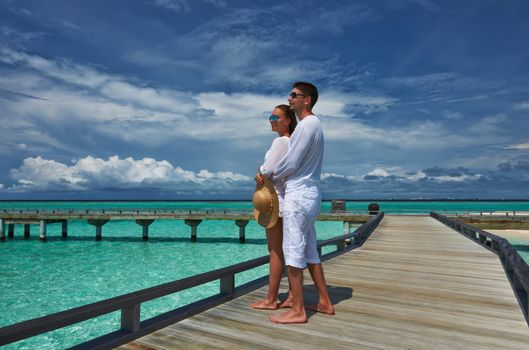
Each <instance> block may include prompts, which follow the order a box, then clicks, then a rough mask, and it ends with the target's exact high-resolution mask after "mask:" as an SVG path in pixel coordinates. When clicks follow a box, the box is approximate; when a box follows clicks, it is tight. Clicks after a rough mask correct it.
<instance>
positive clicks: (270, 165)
mask: <svg viewBox="0 0 529 350" xmlns="http://www.w3.org/2000/svg"><path fill="white" fill-rule="evenodd" d="M269 120H270V126H271V127H272V131H275V132H277V135H278V137H276V138H275V139H274V141H273V142H272V146H270V149H269V150H268V152H266V154H265V159H264V163H263V165H261V167H260V168H259V173H258V174H257V175H256V181H258V180H257V178H258V177H260V176H261V174H262V175H265V176H270V174H272V172H273V171H274V169H275V167H276V164H277V163H278V162H279V161H280V160H281V158H283V156H284V155H285V154H286V153H287V151H288V141H289V138H290V135H292V133H293V132H294V129H295V128H296V124H297V121H296V115H295V114H294V112H293V111H292V110H291V109H290V107H289V106H287V105H279V106H277V107H276V108H274V110H273V111H272V115H271V116H270V118H269ZM272 183H273V184H274V188H275V190H276V192H277V197H278V200H279V219H278V220H277V224H276V225H275V226H274V227H272V228H269V229H266V241H267V243H268V251H269V253H270V285H269V287H268V294H267V296H266V299H263V300H260V301H258V302H255V303H253V304H252V305H251V306H252V307H253V308H254V309H266V310H275V309H277V308H279V307H281V306H284V307H286V306H288V305H289V303H290V300H288V299H287V300H286V301H285V302H283V303H282V304H278V303H277V295H278V293H279V283H280V281H281V275H282V274H283V248H282V245H283V223H282V219H281V210H282V207H283V196H284V188H283V184H282V183H279V182H277V181H275V180H274V179H272ZM289 298H290V293H289Z"/></svg>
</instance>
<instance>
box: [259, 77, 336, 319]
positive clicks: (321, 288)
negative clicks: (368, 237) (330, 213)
mask: <svg viewBox="0 0 529 350" xmlns="http://www.w3.org/2000/svg"><path fill="white" fill-rule="evenodd" d="M317 100H318V90H317V88H316V87H315V86H314V85H312V84H310V83H306V82H297V83H295V84H293V87H292V91H291V92H290V95H289V97H288V103H289V106H287V105H279V106H277V107H276V108H275V109H274V110H273V112H272V115H271V116H270V124H271V127H272V131H275V132H277V133H278V135H279V137H277V138H276V139H275V140H274V141H273V143H272V146H271V147H270V150H269V151H268V152H267V154H266V156H265V163H264V164H263V165H262V166H261V168H260V169H259V173H258V174H257V175H256V177H255V179H256V181H257V182H258V183H260V184H262V183H263V182H264V178H263V175H264V176H266V177H268V178H270V180H271V181H272V183H273V184H274V187H275V189H276V192H277V194H278V200H279V210H280V215H281V218H279V220H278V222H277V224H276V225H275V226H274V227H272V228H269V229H267V230H266V238H267V242H268V250H269V252H270V285H269V290H268V295H267V297H266V299H264V300H261V301H258V302H256V303H254V304H252V305H251V306H252V307H253V308H255V309H266V310H275V309H277V308H279V307H285V308H286V307H289V308H291V309H290V310H289V311H287V312H284V313H281V314H278V315H272V316H270V320H271V321H272V322H276V323H304V322H307V315H306V312H305V305H304V301H303V269H304V268H305V267H307V266H308V268H309V272H310V275H311V277H312V280H313V281H314V284H315V285H316V288H317V291H318V296H319V301H318V304H317V305H315V306H314V307H311V308H312V309H314V310H315V311H318V312H322V313H325V314H329V315H333V314H334V307H333V305H332V303H331V300H330V298H329V293H328V291H327V286H326V285H325V277H324V275H323V268H322V266H321V262H320V258H319V255H318V250H317V246H316V231H315V228H314V222H315V220H316V217H317V216H318V214H319V211H320V204H321V195H320V191H319V182H320V176H321V168H322V161H323V141H324V140H323V132H322V129H321V125H320V122H319V120H318V118H317V117H316V116H315V115H313V114H312V108H313V107H314V105H315V104H316V101H317ZM296 116H297V117H298V118H299V123H297V121H296ZM283 258H284V261H285V265H286V266H287V269H288V281H289V288H290V290H289V293H288V298H287V300H285V301H284V302H283V303H281V304H278V303H277V296H278V291H279V283H280V280H281V274H282V271H283Z"/></svg>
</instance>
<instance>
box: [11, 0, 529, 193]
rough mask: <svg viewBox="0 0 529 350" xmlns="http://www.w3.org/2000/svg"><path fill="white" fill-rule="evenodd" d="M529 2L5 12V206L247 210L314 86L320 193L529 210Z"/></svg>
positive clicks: (35, 6) (77, 6)
mask: <svg viewBox="0 0 529 350" xmlns="http://www.w3.org/2000/svg"><path fill="white" fill-rule="evenodd" d="M527 38H529V2H528V1H526V0H494V1H492V0H468V1H455V0H454V1H451V0H446V1H440V0H380V1H369V0H362V1H326V2H322V1H311V0H305V1H297V0H292V1H288V2H283V1H250V2H248V1H238V0H235V1H228V0H193V1H192V0H136V1H126V0H114V1H101V0H92V1H80V0H69V1H66V0H62V1H55V0H47V1H40V0H38V1H37V0H35V1H25V0H16V1H14V0H0V199H3V200H9V199H184V200H189V199H251V195H252V192H253V189H254V187H255V182H254V176H255V172H256V170H257V169H258V167H259V165H260V164H261V163H262V160H263V157H264V153H265V152H266V150H267V149H268V148H269V146H270V144H271V143H272V140H273V139H274V137H276V136H277V135H276V134H275V133H273V132H272V131H271V130H270V125H269V123H268V116H269V115H270V113H271V111H272V110H273V108H274V106H276V105H278V104H281V103H287V96H288V93H289V92H290V90H291V87H292V84H293V83H294V82H296V81H308V82H312V83H313V84H315V85H316V86H317V87H318V89H319V92H320V98H319V100H318V102H317V104H316V106H315V108H314V113H315V114H316V115H317V116H318V117H319V119H320V120H321V123H322V126H323V130H324V133H325V155H324V164H323V173H322V182H321V190H322V193H323V198H324V199H333V198H346V199H441V198H442V199H528V198H529V64H528V62H529V44H528V43H529V41H528V39H527Z"/></svg>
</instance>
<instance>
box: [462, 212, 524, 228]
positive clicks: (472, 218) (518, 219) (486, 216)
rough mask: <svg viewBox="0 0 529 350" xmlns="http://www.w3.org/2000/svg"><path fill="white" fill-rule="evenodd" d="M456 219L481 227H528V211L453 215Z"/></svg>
mask: <svg viewBox="0 0 529 350" xmlns="http://www.w3.org/2000/svg"><path fill="white" fill-rule="evenodd" d="M453 218H454V219H456V220H457V221H460V222H464V223H466V224H470V225H472V226H476V227H480V228H483V229H498V230H506V229H515V230H528V229H529V213H528V212H516V211H511V212H508V211H507V212H501V213H500V212H491V213H487V212H481V213H470V214H460V215H453Z"/></svg>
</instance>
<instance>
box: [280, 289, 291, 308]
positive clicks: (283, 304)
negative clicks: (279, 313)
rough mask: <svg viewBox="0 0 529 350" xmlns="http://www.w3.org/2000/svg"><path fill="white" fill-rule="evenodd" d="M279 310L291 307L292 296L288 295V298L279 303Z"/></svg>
mask: <svg viewBox="0 0 529 350" xmlns="http://www.w3.org/2000/svg"><path fill="white" fill-rule="evenodd" d="M279 307H280V308H290V307H292V294H290V293H288V297H287V298H286V299H285V301H282V302H280V303H279Z"/></svg>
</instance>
